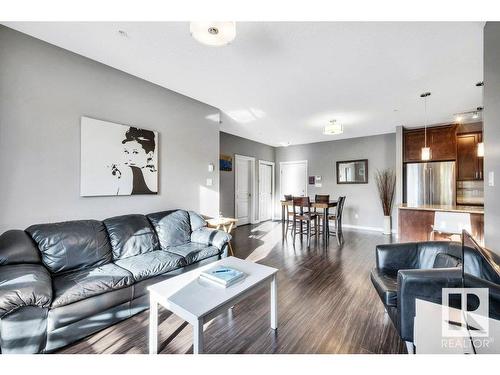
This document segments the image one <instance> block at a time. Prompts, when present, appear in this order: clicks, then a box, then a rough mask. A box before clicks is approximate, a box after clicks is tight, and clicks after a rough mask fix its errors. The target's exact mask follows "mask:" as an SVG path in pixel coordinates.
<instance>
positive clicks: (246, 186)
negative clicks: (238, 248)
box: [235, 156, 252, 225]
mask: <svg viewBox="0 0 500 375" xmlns="http://www.w3.org/2000/svg"><path fill="white" fill-rule="evenodd" d="M235 164H236V165H235V211H236V212H235V215H236V219H238V225H244V224H248V223H250V222H251V221H252V220H251V214H252V206H251V204H252V175H251V168H252V161H251V160H249V159H246V158H239V157H237V156H236V157H235Z"/></svg>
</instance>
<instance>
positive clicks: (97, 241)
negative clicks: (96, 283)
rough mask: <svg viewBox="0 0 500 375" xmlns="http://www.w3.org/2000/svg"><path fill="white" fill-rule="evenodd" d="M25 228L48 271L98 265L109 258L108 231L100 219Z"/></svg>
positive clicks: (55, 271)
mask: <svg viewBox="0 0 500 375" xmlns="http://www.w3.org/2000/svg"><path fill="white" fill-rule="evenodd" d="M26 231H27V232H28V233H29V234H30V235H31V237H32V238H33V239H34V240H35V242H36V243H37V244H38V248H39V250H40V252H41V254H42V261H43V263H44V264H45V266H47V268H48V269H49V270H50V272H52V273H59V272H67V271H72V270H81V269H84V268H89V267H96V266H101V265H103V264H106V263H109V262H110V261H111V247H110V245H109V242H108V234H107V233H106V228H105V227H104V225H103V224H102V223H101V222H100V221H97V220H75V221H67V222H63V223H54V224H38V225H32V226H30V227H29V228H28V229H26Z"/></svg>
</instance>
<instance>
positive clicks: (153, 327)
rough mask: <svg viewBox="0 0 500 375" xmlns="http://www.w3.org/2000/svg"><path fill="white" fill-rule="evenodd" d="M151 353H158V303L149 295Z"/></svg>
mask: <svg viewBox="0 0 500 375" xmlns="http://www.w3.org/2000/svg"><path fill="white" fill-rule="evenodd" d="M149 354H158V303H157V302H156V300H155V299H154V298H152V297H151V296H150V297H149Z"/></svg>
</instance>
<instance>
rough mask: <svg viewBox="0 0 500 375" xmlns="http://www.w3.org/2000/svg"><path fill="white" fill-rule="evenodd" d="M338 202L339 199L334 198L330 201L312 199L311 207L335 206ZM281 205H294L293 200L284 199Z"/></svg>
mask: <svg viewBox="0 0 500 375" xmlns="http://www.w3.org/2000/svg"><path fill="white" fill-rule="evenodd" d="M337 202H338V201H337V200H332V201H329V202H328V203H325V202H314V201H311V207H313V208H329V207H335V206H336V205H337ZM281 205H282V206H292V205H293V201H285V200H282V201H281Z"/></svg>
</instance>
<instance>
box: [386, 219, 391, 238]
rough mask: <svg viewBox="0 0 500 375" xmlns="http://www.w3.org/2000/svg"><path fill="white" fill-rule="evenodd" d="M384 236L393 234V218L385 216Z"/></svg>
mask: <svg viewBox="0 0 500 375" xmlns="http://www.w3.org/2000/svg"><path fill="white" fill-rule="evenodd" d="M384 234H391V217H390V216H384Z"/></svg>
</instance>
